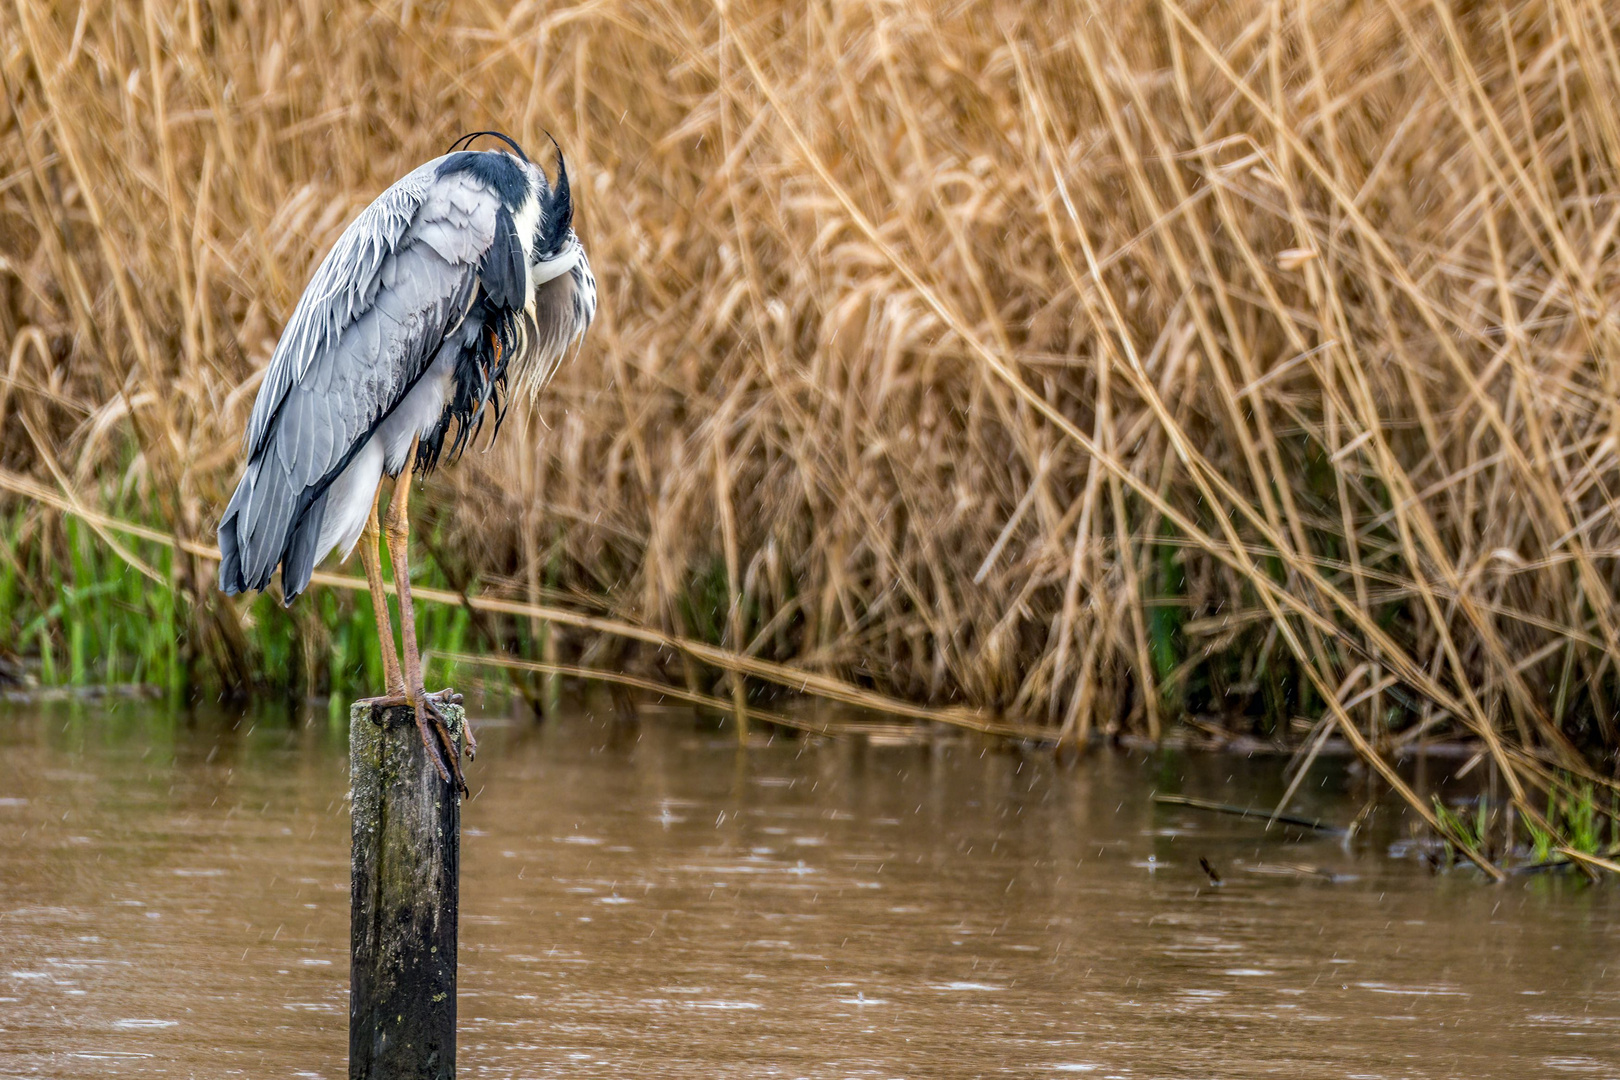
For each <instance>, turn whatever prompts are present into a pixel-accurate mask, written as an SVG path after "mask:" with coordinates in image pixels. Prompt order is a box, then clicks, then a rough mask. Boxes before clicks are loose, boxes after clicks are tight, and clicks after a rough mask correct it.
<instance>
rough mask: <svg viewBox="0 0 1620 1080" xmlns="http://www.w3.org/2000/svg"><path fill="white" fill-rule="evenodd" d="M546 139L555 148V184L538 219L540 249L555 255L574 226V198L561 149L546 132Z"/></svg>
mask: <svg viewBox="0 0 1620 1080" xmlns="http://www.w3.org/2000/svg"><path fill="white" fill-rule="evenodd" d="M546 138H548V139H551V145H552V146H554V147H556V148H557V182H556V183H555V184H553V185H552V187H551V200H550V202H549V204H548V205H547V206H546V208H545V213H543V214H542V215H541V218H540V228H541V230H542V231H543V233H544V240H545V242H544V243H543V244H542V245H541V249H542V250H544V251H546V252H549V253H552V254H555V253H556V252H558V251H561V250H562V245H563V241H564V240H565V239H567V237H568V230H569V229H570V228H571V227H572V226H573V224H574V197H573V195H572V194H571V193H570V192H569V189H568V163H567V162H566V161H564V160H563V152H562V147H561V146H558V145H557V140H556V139H555V138H553V137H552V134H551V132H549V131H548V132H546Z"/></svg>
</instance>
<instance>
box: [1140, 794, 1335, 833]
mask: <svg viewBox="0 0 1620 1080" xmlns="http://www.w3.org/2000/svg"><path fill="white" fill-rule="evenodd" d="M1153 801H1154V802H1156V803H1163V804H1164V805H1166V806H1190V807H1192V808H1193V809H1194V810H1210V811H1213V812H1215V813H1217V814H1232V815H1235V816H1237V817H1246V818H1260V819H1262V820H1265V821H1278V822H1281V823H1282V824H1284V825H1297V826H1298V827H1300V828H1302V829H1314V830H1316V831H1317V832H1322V833H1329V834H1331V835H1333V836H1343V835H1344V834H1345V833H1346V832H1347V831H1348V830H1346V829H1343V828H1340V827H1339V826H1337V825H1329V824H1327V823H1326V822H1322V821H1317V820H1316V819H1315V818H1303V817H1295V816H1294V815H1293V814H1278V815H1276V816H1275V817H1273V816H1272V814H1271V812H1270V811H1269V810H1256V809H1254V808H1253V807H1248V806H1233V805H1231V804H1230V803H1218V802H1209V801H1208V800H1206V799H1194V798H1192V797H1190V796H1187V795H1155V796H1153Z"/></svg>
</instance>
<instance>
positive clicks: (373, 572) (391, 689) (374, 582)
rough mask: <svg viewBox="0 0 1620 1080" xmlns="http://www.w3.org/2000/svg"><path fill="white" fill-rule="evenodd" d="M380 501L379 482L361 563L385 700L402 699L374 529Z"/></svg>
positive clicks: (379, 537) (379, 541) (363, 537)
mask: <svg viewBox="0 0 1620 1080" xmlns="http://www.w3.org/2000/svg"><path fill="white" fill-rule="evenodd" d="M381 498H382V481H380V480H379V481H378V482H377V490H376V492H375V493H374V494H373V495H372V496H371V516H370V517H369V518H367V519H366V527H365V529H364V530H363V531H362V532H361V533H360V562H361V563H362V564H363V565H364V566H365V568H366V584H367V585H369V586H370V588H371V613H372V614H373V615H375V616H376V617H377V645H378V647H379V648H381V649H382V662H383V682H384V684H385V685H386V686H387V688H388V690H387V694H388V696H390V697H392V696H398V697H400V698H401V699H403V698H404V695H405V680H404V679H403V678H402V677H401V676H400V671H399V654H398V652H397V651H396V650H397V649H398V645H397V644H396V643H395V641H394V622H393V620H392V619H390V618H389V617H388V590H387V589H386V587H384V585H383V575H382V558H381V554H380V548H381V546H382V532H381V530H380V529H378V528H377V503H378V501H379V500H380V499H381Z"/></svg>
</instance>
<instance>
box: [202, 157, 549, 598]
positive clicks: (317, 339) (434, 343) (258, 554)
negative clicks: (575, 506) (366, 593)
mask: <svg viewBox="0 0 1620 1080" xmlns="http://www.w3.org/2000/svg"><path fill="white" fill-rule="evenodd" d="M438 164H439V162H437V161H430V162H428V163H427V164H426V165H423V166H422V167H421V168H419V169H417V170H415V171H414V172H412V173H410V174H409V175H407V176H406V177H404V178H403V179H401V180H400V181H399V182H398V183H396V184H395V185H394V186H393V187H391V188H389V189H388V190H387V191H385V192H384V193H383V194H382V195H381V196H379V197H378V198H377V200H376V201H375V202H373V203H372V204H371V205H370V206H369V207H367V208H366V210H365V211H364V212H362V213H361V215H360V216H359V217H358V218H356V219H355V221H354V223H353V224H351V225H350V226H349V228H348V229H346V230H345V231H344V233H343V235H342V237H340V238H339V240H338V242H337V244H336V245H335V246H334V247H333V249H332V251H331V253H330V254H328V255H327V257H326V259H325V260H324V261H323V262H322V263H321V266H320V268H319V269H318V270H317V271H316V273H315V276H314V277H313V278H312V279H311V281H310V284H309V287H308V288H307V289H306V290H305V292H304V295H303V297H302V298H301V299H300V300H299V301H298V305H297V307H296V308H295V309H294V311H293V315H292V318H291V319H290V320H289V321H288V324H287V328H286V330H285V331H284V332H283V334H282V337H281V340H280V342H279V343H278V344H277V346H276V350H275V353H274V355H273V356H272V358H271V361H270V367H269V369H268V370H267V371H266V373H265V381H264V384H263V385H262V386H261V387H260V388H259V395H258V398H257V399H256V400H255V401H254V405H253V415H252V419H251V421H250V424H249V429H248V439H247V442H248V461H249V464H248V468H247V471H246V472H245V474H244V475H243V478H242V482H241V484H240V485H239V486H238V488H237V490H236V494H235V495H234V496H233V497H232V499H231V503H230V505H229V506H228V507H227V508H226V511H225V516H224V518H223V519H222V520H221V524H220V534H221V537H220V539H221V548H222V550H223V549H225V548H226V547H227V539H228V540H229V545H228V546H229V548H230V550H231V551H232V552H233V553H234V554H235V556H236V559H237V563H238V565H236V566H234V567H231V566H227V565H224V564H222V566H221V582H222V584H223V585H224V586H225V587H226V588H227V590H228V591H239V589H240V588H263V587H264V586H265V585H266V584H268V582H269V579H270V575H271V573H272V572H273V571H274V569H275V567H276V565H277V564H278V563H280V562H281V561H282V559H283V556H284V555H285V554H286V553H287V552H288V550H289V548H290V547H291V546H292V541H293V539H294V537H293V532H294V530H295V529H298V528H300V527H305V528H307V527H309V525H313V527H315V528H317V529H318V527H319V523H318V522H312V523H305V522H304V521H303V519H304V516H305V515H306V513H307V512H308V511H309V510H310V508H311V506H312V505H315V504H316V503H317V501H318V500H319V499H320V498H321V496H322V495H323V494H324V492H325V491H326V489H327V487H328V486H330V484H331V482H332V481H333V480H334V479H335V478H336V477H337V475H338V474H339V473H340V472H341V471H342V469H343V468H344V467H345V466H346V465H347V464H348V462H349V461H350V460H351V459H352V458H353V456H354V454H355V453H357V452H358V451H359V449H360V448H361V447H362V446H364V445H365V442H366V439H367V438H368V437H369V436H370V434H371V432H372V431H373V430H374V429H375V428H376V426H377V425H378V424H379V423H380V422H381V421H382V419H383V418H384V417H386V416H387V415H388V413H389V412H390V411H392V410H393V409H394V407H395V406H397V405H398V404H399V402H400V401H401V400H402V399H403V398H404V397H405V395H406V393H407V392H408V391H409V390H410V388H411V387H412V386H413V385H414V384H415V383H416V381H417V379H419V378H420V377H421V376H422V374H423V373H424V372H425V371H426V370H427V368H428V367H429V365H431V364H432V362H433V359H434V356H435V355H436V354H437V352H438V350H439V348H440V346H441V344H442V343H443V342H444V340H445V338H446V336H447V335H450V334H451V333H453V332H454V330H455V329H456V327H457V326H458V325H459V324H460V323H461V321H462V319H463V318H464V317H465V316H466V313H467V310H468V308H469V307H470V306H471V304H472V301H473V298H474V295H475V294H476V291H477V287H478V284H479V280H480V278H481V276H482V273H483V271H484V270H485V268H486V265H487V264H489V263H491V262H492V261H501V262H505V261H509V254H508V253H506V252H504V251H499V252H495V251H493V250H492V249H493V248H495V247H498V246H502V245H504V244H505V243H506V237H504V236H503V237H498V235H497V233H498V230H497V222H498V218H499V217H500V215H501V214H503V213H505V211H504V207H503V204H502V202H501V199H500V196H499V195H498V194H497V192H496V191H494V190H493V189H492V188H491V187H490V186H489V185H488V184H487V183H485V182H484V181H483V180H482V179H481V178H480V177H479V176H477V175H474V174H472V173H469V172H455V173H449V174H447V175H442V176H441V175H440V170H439V169H438ZM512 238H513V239H514V240H515V234H513V237H512ZM497 241H499V243H497ZM520 257H521V256H520ZM321 506H322V509H323V510H324V504H321ZM317 516H319V515H317ZM227 528H229V529H231V530H232V535H231V536H230V537H229V538H227V537H226V535H225V534H226V531H227ZM304 554H305V556H306V557H305V558H301V559H300V560H299V561H300V562H304V561H309V560H308V559H307V555H308V553H304ZM324 554H325V553H324V552H320V553H315V555H314V558H319V556H320V555H324ZM233 571H234V576H233V573H232V572H233ZM305 576H307V575H305ZM232 585H236V586H238V588H235V589H233V588H231V586H232Z"/></svg>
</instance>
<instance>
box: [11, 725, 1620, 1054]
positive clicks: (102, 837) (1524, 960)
mask: <svg viewBox="0 0 1620 1080" xmlns="http://www.w3.org/2000/svg"><path fill="white" fill-rule="evenodd" d="M482 731H483V736H482V738H483V745H484V753H483V754H482V755H481V756H480V758H479V760H478V761H477V762H476V763H475V764H474V765H473V766H472V769H471V774H470V778H471V782H472V785H473V788H474V790H475V792H476V798H474V799H473V800H472V801H471V802H470V803H469V804H467V806H466V810H465V821H464V824H465V831H466V832H465V839H464V841H463V853H462V859H463V884H462V904H463V906H462V930H461V939H462V946H461V948H462V952H461V961H462V967H461V992H460V1016H461V1019H460V1040H461V1045H460V1061H459V1064H460V1072H461V1075H463V1076H469V1077H482V1076H489V1077H547V1076H571V1077H572V1076H578V1077H618V1076H649V1077H653V1076H657V1077H772V1076H781V1077H801V1076H802V1077H838V1078H841V1077H885V1078H886V1077H971V1076H1003V1075H1005V1076H1036V1077H1040V1076H1063V1075H1071V1074H1072V1075H1085V1076H1091V1077H1099V1078H1100V1077H1132V1078H1136V1077H1260V1076H1289V1077H1318V1076H1320V1077H1327V1076H1333V1077H1352V1076H1353V1077H1526V1076H1557V1075H1574V1076H1620V948H1617V946H1620V890H1617V889H1616V888H1615V887H1614V886H1612V885H1610V886H1599V887H1593V886H1589V885H1586V884H1583V883H1581V882H1578V881H1572V880H1563V879H1551V878H1535V879H1528V880H1527V879H1519V880H1516V881H1514V882H1513V883H1511V884H1509V885H1506V886H1498V887H1493V886H1489V885H1486V884H1482V883H1481V882H1480V880H1479V878H1478V877H1477V876H1476V875H1475V874H1473V873H1472V872H1469V871H1458V872H1453V873H1447V874H1440V875H1435V874H1432V873H1431V872H1429V871H1428V870H1426V869H1425V868H1424V867H1423V865H1422V864H1421V863H1420V861H1418V860H1416V859H1410V858H1407V859H1402V858H1394V857H1391V855H1390V851H1391V849H1392V848H1393V849H1394V850H1395V851H1397V852H1399V851H1400V850H1401V837H1402V835H1403V833H1402V825H1401V823H1400V822H1399V821H1398V820H1397V817H1396V815H1395V814H1394V813H1393V812H1392V811H1391V812H1383V813H1380V814H1378V815H1375V818H1374V827H1373V828H1372V829H1371V830H1370V832H1369V834H1368V835H1367V837H1366V838H1365V839H1364V840H1362V841H1360V842H1358V843H1357V844H1355V845H1353V846H1351V847H1350V848H1348V849H1347V848H1345V847H1343V846H1341V844H1340V843H1339V842H1338V841H1337V840H1335V839H1332V838H1325V837H1320V836H1315V835H1310V834H1301V833H1298V832H1294V831H1285V832H1284V833H1282V834H1281V835H1277V834H1273V835H1270V836H1268V835H1266V834H1265V833H1264V832H1262V830H1261V829H1260V828H1259V827H1258V826H1257V825H1256V824H1254V823H1251V822H1249V821H1245V820H1241V819H1235V818H1225V817H1218V816H1211V815H1208V814H1204V813H1200V812H1197V811H1193V810H1185V809H1180V808H1172V807H1163V806H1155V805H1154V804H1153V803H1152V801H1151V798H1150V795H1151V793H1152V792H1153V791H1155V790H1161V791H1177V792H1182V793H1185V794H1189V795H1197V796H1203V797H1206V798H1216V799H1223V800H1225V801H1234V802H1243V803H1252V804H1254V805H1257V806H1259V805H1267V800H1268V799H1275V798H1276V795H1277V794H1278V792H1279V791H1280V787H1281V783H1282V781H1281V778H1280V775H1279V774H1280V766H1279V765H1278V763H1276V762H1274V761H1260V760H1245V759H1242V758H1236V757H1232V756H1226V755H1209V756H1196V755H1184V754H1175V753H1162V754H1157V755H1148V754H1142V753H1136V754H1125V753H1119V752H1102V753H1097V754H1094V755H1092V756H1091V757H1089V758H1088V759H1086V760H1085V761H1082V762H1080V763H1079V764H1076V765H1068V766H1064V765H1059V764H1056V763H1054V762H1053V761H1052V760H1051V758H1050V757H1049V756H1048V755H1043V754H1037V753H1030V752H1008V751H1005V750H999V751H998V750H996V749H993V748H988V749H987V748H986V747H985V746H983V745H981V744H979V743H977V742H972V741H968V740H961V739H958V740H949V739H947V740H943V741H936V742H930V743H926V744H921V745H876V744H873V743H871V742H868V741H866V740H842V741H837V742H817V741H812V742H804V741H798V740H791V739H781V738H777V739H774V740H766V739H763V738H761V739H756V740H755V745H753V746H752V747H750V748H749V749H747V750H745V751H739V750H738V748H737V746H736V745H735V742H734V741H733V740H732V739H731V738H730V737H729V736H728V735H727V734H726V733H725V732H723V731H718V730H715V729H713V728H711V727H707V726H705V725H704V724H703V723H702V722H700V721H698V720H696V719H695V718H692V717H690V716H686V715H683V714H679V713H663V712H660V713H656V714H646V715H644V716H643V717H642V718H641V719H640V721H639V722H628V723H627V722H624V721H623V720H619V721H612V722H608V721H598V720H595V719H592V718H590V717H589V716H588V715H585V714H583V713H582V714H581V715H579V716H577V717H574V718H572V719H570V720H567V721H565V722H562V723H559V724H555V725H553V726H551V727H548V728H545V729H535V728H533V727H530V726H528V725H520V724H514V723H506V724H500V723H486V724H485V725H483V728H482ZM345 738H346V736H345V733H344V731H343V730H341V728H340V727H338V726H333V725H329V724H328V723H327V721H326V720H325V719H324V717H323V718H321V719H319V720H315V721H311V720H307V719H306V720H304V721H301V722H300V721H297V720H294V719H290V718H289V717H287V716H286V715H284V714H283V715H276V714H266V715H260V716H258V717H256V718H242V717H237V716H229V715H223V714H218V713H193V714H187V715H179V716H177V715H172V714H166V713H163V712H160V711H155V710H150V709H145V708H140V707H135V706H118V707H113V708H112V709H110V710H103V709H101V708H88V707H86V708H66V707H63V708H51V709H45V710H41V709H38V708H31V707H22V706H0V1076H4V1077H52V1078H56V1077H100V1076H113V1077H124V1076H127V1077H144V1076H165V1077H193V1076H194V1077H226V1076H248V1077H330V1078H335V1077H341V1076H343V1075H345V1072H346V1066H345V1056H344V1055H345V1052H346V1048H347V1036H346V1030H347V1029H346V1022H347V1011H346V1010H347V995H348V969H347V959H348V950H347V934H348V901H349V894H348V888H349V886H348V843H349V832H348V830H349V820H348V814H347V808H346V804H345V801H344V795H345V791H346V757H345V754H346V743H345ZM1363 783H1364V781H1363V780H1361V779H1360V778H1358V777H1357V776H1355V775H1353V773H1352V771H1351V770H1349V769H1347V767H1346V765H1345V763H1343V762H1329V763H1327V764H1325V765H1323V766H1320V767H1319V768H1318V770H1317V773H1316V774H1313V777H1312V780H1311V782H1310V784H1309V785H1308V790H1307V792H1306V793H1305V795H1304V797H1303V798H1302V800H1301V802H1300V805H1299V808H1300V809H1302V810H1303V811H1304V812H1306V813H1309V814H1312V815H1316V816H1320V817H1324V818H1332V819H1336V820H1341V821H1342V820H1347V819H1348V818H1349V817H1350V816H1351V815H1353V814H1354V813H1355V811H1356V809H1357V803H1356V801H1355V799H1356V796H1357V793H1358V790H1359V789H1360V787H1361V786H1362V784H1363ZM1200 858H1204V859H1207V860H1208V861H1209V863H1210V864H1211V866H1213V867H1214V868H1215V870H1216V872H1217V873H1218V874H1220V875H1221V877H1222V879H1223V884H1222V885H1221V886H1220V887H1218V888H1214V887H1211V885H1210V883H1209V880H1208V878H1207V877H1206V875H1205V873H1204V872H1203V871H1202V870H1201V869H1200V868H1199V864H1198V860H1199V859H1200ZM1306 867H1308V868H1310V869H1309V871H1306V870H1304V869H1302V868H1306Z"/></svg>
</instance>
